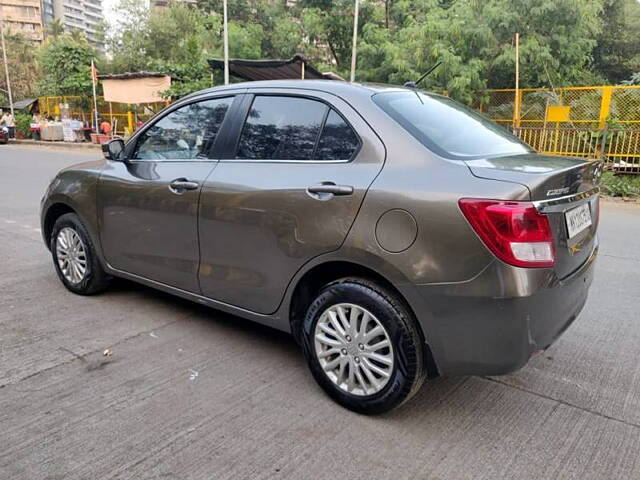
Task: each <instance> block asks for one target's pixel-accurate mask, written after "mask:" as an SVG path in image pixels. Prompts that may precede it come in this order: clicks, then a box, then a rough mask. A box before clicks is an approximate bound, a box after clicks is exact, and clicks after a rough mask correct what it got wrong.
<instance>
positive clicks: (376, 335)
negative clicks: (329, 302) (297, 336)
mask: <svg viewBox="0 0 640 480" xmlns="http://www.w3.org/2000/svg"><path fill="white" fill-rule="evenodd" d="M314 339H315V354H316V357H317V359H318V362H319V363H320V366H321V368H322V370H323V371H324V373H325V374H326V375H327V377H328V378H329V379H330V380H331V381H332V382H333V383H334V384H335V385H336V386H338V387H339V388H340V389H342V390H344V391H346V392H348V393H351V394H353V395H360V396H364V395H373V394H375V393H378V392H380V391H381V390H382V389H383V388H384V387H385V385H386V384H387V383H388V381H389V379H390V378H391V374H392V372H393V366H394V358H393V345H392V343H391V339H390V338H389V334H388V333H387V331H386V329H385V328H384V326H383V325H382V323H380V321H379V320H378V319H377V318H376V317H375V316H374V315H373V314H371V312H369V311H368V310H366V309H364V308H362V307H360V306H358V305H354V304H351V303H339V304H336V305H333V306H331V307H329V308H328V309H327V310H325V311H324V312H323V313H322V315H321V316H320V318H319V319H318V322H317V323H316V328H315V332H314Z"/></svg>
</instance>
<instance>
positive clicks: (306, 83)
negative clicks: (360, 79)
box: [184, 79, 414, 98]
mask: <svg viewBox="0 0 640 480" xmlns="http://www.w3.org/2000/svg"><path fill="white" fill-rule="evenodd" d="M256 88H282V89H292V90H295V89H305V90H318V91H321V92H326V93H332V94H334V95H338V96H342V95H346V96H349V95H366V96H371V95H373V94H374V93H380V92H390V91H414V90H413V89H410V88H407V87H400V86H397V85H385V84H376V83H351V82H342V81H339V80H302V79H300V80H257V81H253V82H240V83H231V84H229V85H218V86H216V87H212V88H208V89H205V90H200V91H199V92H194V93H192V94H190V95H188V96H187V97H184V98H190V97H192V96H195V95H203V94H207V93H218V92H224V91H225V90H238V89H248V90H251V89H256Z"/></svg>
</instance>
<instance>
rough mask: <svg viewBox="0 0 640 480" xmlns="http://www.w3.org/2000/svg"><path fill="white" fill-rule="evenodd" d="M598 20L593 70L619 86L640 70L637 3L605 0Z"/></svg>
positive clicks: (629, 0) (639, 35) (638, 9)
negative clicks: (599, 26)
mask: <svg viewBox="0 0 640 480" xmlns="http://www.w3.org/2000/svg"><path fill="white" fill-rule="evenodd" d="M600 21H601V24H602V31H601V33H600V35H598V37H597V39H596V40H597V45H596V46H595V48H594V50H593V56H594V67H595V70H596V71H597V72H598V73H599V74H601V75H602V76H603V77H604V78H606V79H607V81H608V82H610V83H620V82H621V81H622V80H625V79H627V78H628V77H629V76H630V75H631V74H632V73H634V72H638V71H640V3H639V2H638V1H637V0H605V1H604V8H603V9H602V13H601V15H600Z"/></svg>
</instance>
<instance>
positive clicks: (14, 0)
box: [0, 0, 44, 43]
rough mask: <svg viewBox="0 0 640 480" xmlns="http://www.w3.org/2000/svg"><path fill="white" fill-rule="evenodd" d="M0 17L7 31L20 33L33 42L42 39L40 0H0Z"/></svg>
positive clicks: (38, 41)
mask: <svg viewBox="0 0 640 480" xmlns="http://www.w3.org/2000/svg"><path fill="white" fill-rule="evenodd" d="M0 9H1V11H0V19H1V20H3V25H4V28H5V30H6V31H7V32H12V33H21V34H22V35H24V36H25V37H27V38H30V39H31V40H33V41H34V42H37V43H40V42H42V40H43V39H44V28H43V25H42V9H41V5H40V0H0Z"/></svg>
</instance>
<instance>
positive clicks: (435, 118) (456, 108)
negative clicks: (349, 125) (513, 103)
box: [373, 91, 532, 160]
mask: <svg viewBox="0 0 640 480" xmlns="http://www.w3.org/2000/svg"><path fill="white" fill-rule="evenodd" d="M373 100H374V102H375V103H376V104H377V105H378V106H379V107H380V108H382V110H384V111H385V113H387V114H388V115H389V116H390V117H391V118H393V119H394V120H395V121H396V122H398V123H399V124H400V125H402V127H404V129H405V130H407V131H408V132H409V133H410V134H411V135H413V136H414V137H415V138H416V139H417V140H419V141H420V142H421V143H422V144H423V145H425V146H426V147H427V148H429V149H431V150H433V151H434V152H435V153H437V154H438V155H441V156H443V157H446V158H452V159H460V160H470V159H474V158H491V157H503V156H507V155H518V154H523V153H529V152H531V151H532V150H531V148H530V147H529V146H527V145H526V144H524V143H522V142H521V141H520V140H519V139H518V138H516V137H515V136H514V135H512V134H511V133H509V132H508V131H507V130H505V129H504V128H502V127H501V126H500V125H498V124H496V123H494V122H492V121H490V120H489V119H487V118H485V117H483V116H482V115H480V114H478V113H476V112H474V111H473V110H471V109H470V108H467V107H465V106H464V105H462V104H460V103H458V102H455V101H453V100H451V99H449V98H446V97H440V96H435V95H426V94H424V93H422V92H417V91H416V92H410V91H404V92H388V93H379V94H377V95H374V96H373Z"/></svg>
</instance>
